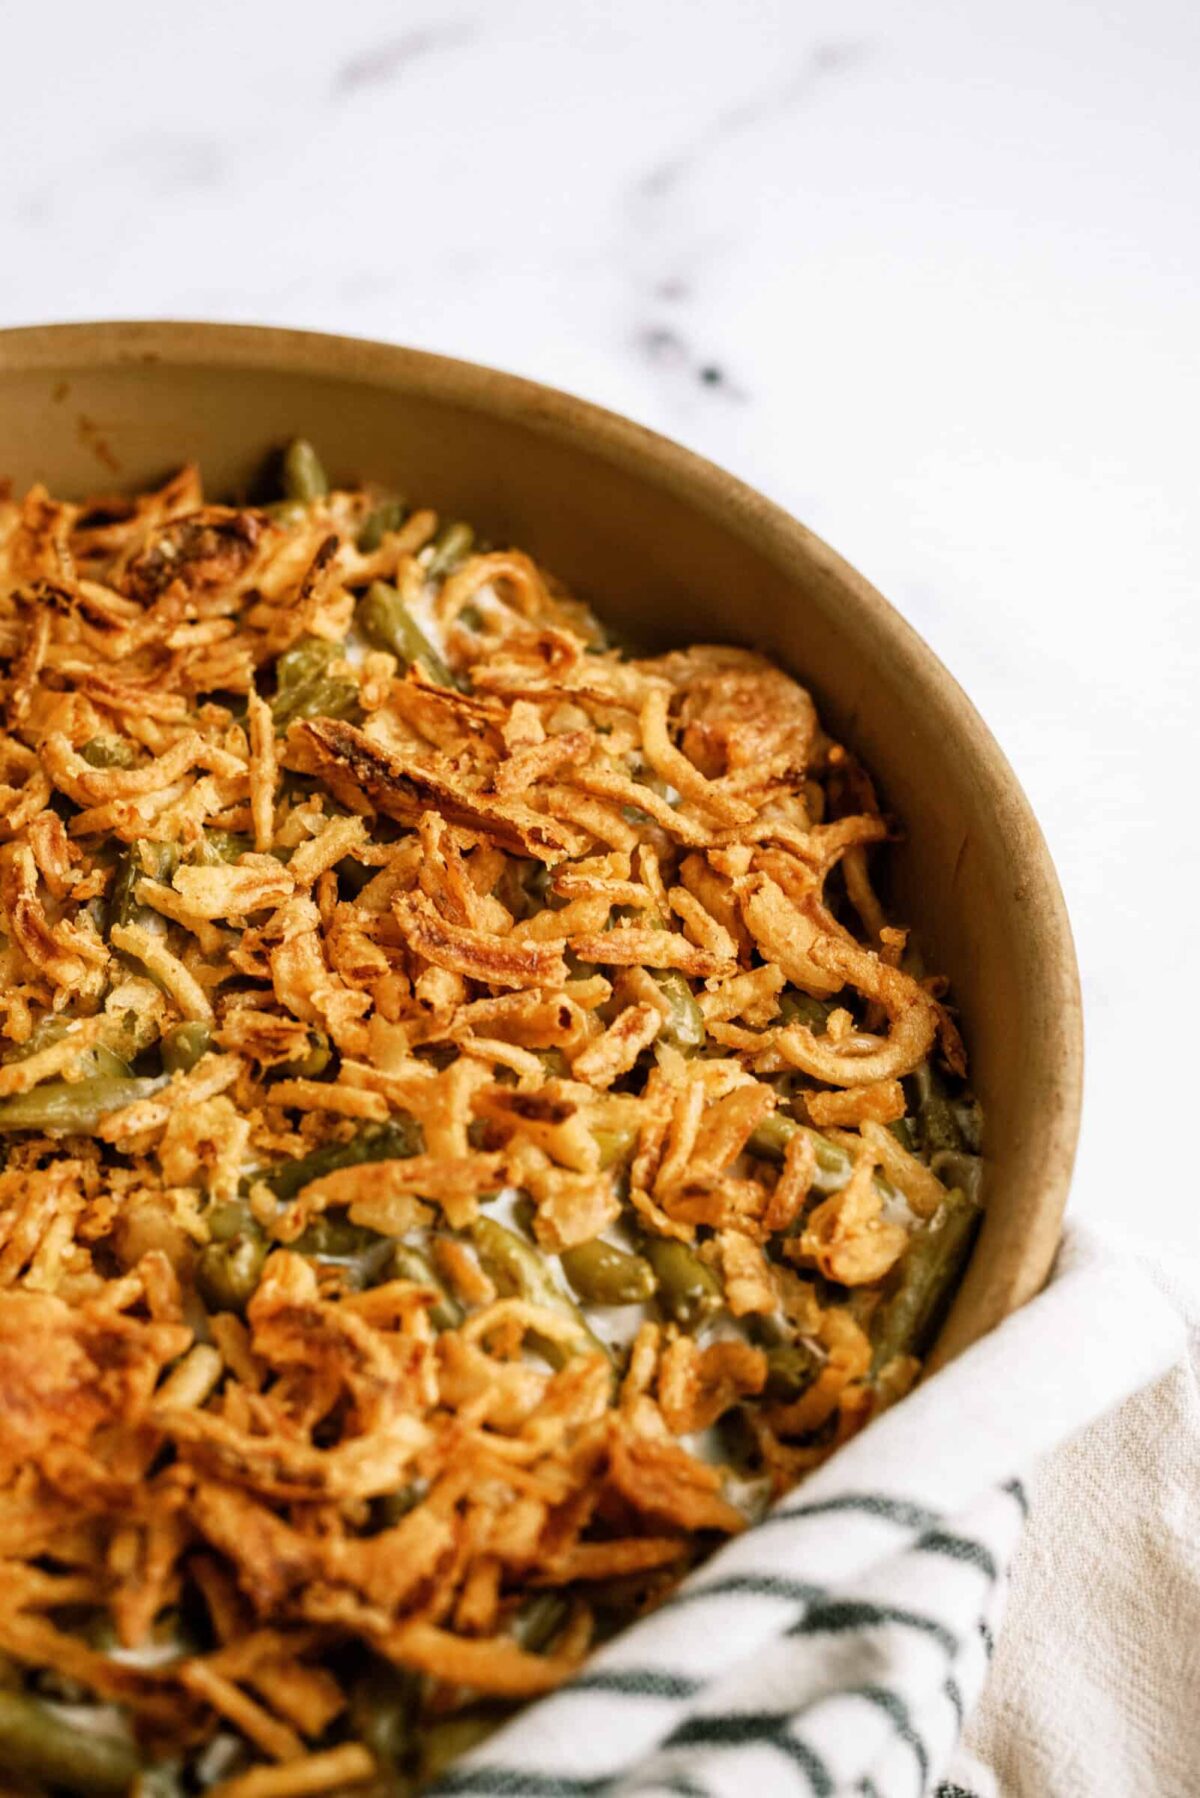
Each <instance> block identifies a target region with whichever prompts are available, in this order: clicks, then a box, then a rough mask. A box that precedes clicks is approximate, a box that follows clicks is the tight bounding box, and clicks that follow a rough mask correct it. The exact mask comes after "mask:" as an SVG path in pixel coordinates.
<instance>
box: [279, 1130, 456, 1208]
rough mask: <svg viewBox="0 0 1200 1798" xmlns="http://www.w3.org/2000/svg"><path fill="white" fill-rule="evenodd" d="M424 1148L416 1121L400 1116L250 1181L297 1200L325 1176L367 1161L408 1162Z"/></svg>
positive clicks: (328, 1145)
mask: <svg viewBox="0 0 1200 1798" xmlns="http://www.w3.org/2000/svg"><path fill="white" fill-rule="evenodd" d="M423 1147H424V1139H423V1137H422V1135H421V1127H420V1125H419V1124H418V1123H417V1121H416V1119H415V1118H411V1117H408V1116H407V1115H406V1114H404V1113H399V1114H397V1116H396V1117H393V1118H389V1119H388V1121H387V1123H386V1124H366V1125H364V1126H363V1128H362V1129H361V1130H359V1131H358V1132H357V1134H356V1135H354V1136H352V1137H351V1138H350V1140H349V1142H339V1143H326V1144H324V1145H323V1146H322V1147H321V1148H319V1149H314V1150H313V1151H312V1152H311V1154H308V1155H301V1156H300V1157H299V1158H298V1159H297V1160H295V1161H284V1162H281V1163H280V1165H279V1166H278V1167H273V1168H264V1169H263V1170H262V1171H261V1172H259V1173H255V1174H251V1175H250V1176H249V1181H250V1182H253V1181H257V1180H261V1181H262V1182H263V1183H264V1185H266V1186H269V1187H270V1189H271V1191H272V1192H273V1193H274V1194H275V1196H276V1198H279V1199H294V1198H295V1196H296V1194H297V1193H298V1192H300V1191H301V1190H302V1188H304V1187H305V1186H308V1185H309V1184H310V1183H311V1182H312V1181H313V1180H319V1179H321V1177H322V1176H323V1175H324V1174H333V1173H336V1172H337V1170H338V1169H339V1168H343V1167H357V1166H359V1164H360V1163H362V1162H364V1161H407V1160H408V1158H409V1156H410V1155H419V1154H420V1152H421V1150H422V1148H423Z"/></svg>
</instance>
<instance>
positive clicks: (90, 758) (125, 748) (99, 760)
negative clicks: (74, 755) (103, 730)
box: [79, 735, 137, 768]
mask: <svg viewBox="0 0 1200 1798" xmlns="http://www.w3.org/2000/svg"><path fill="white" fill-rule="evenodd" d="M79 753H80V755H81V756H82V757H83V759H84V761H85V762H87V763H88V765H89V766H90V767H92V768H132V767H133V764H134V762H135V761H136V760H137V756H136V754H135V753H134V748H133V745H132V743H127V742H126V741H125V739H124V737H112V736H104V735H102V736H98V737H89V738H88V741H87V742H86V743H85V744H84V746H83V748H82V749H81V750H80V751H79Z"/></svg>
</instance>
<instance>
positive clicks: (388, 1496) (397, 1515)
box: [371, 1479, 429, 1530]
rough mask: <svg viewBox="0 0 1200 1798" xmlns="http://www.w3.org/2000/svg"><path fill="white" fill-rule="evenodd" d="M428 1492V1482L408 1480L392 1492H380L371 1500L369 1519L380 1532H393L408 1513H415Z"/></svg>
mask: <svg viewBox="0 0 1200 1798" xmlns="http://www.w3.org/2000/svg"><path fill="white" fill-rule="evenodd" d="M428 1491H429V1481H428V1480H422V1479H415V1480H409V1481H408V1482H407V1484H405V1485H403V1486H397V1488H396V1490H395V1491H394V1492H381V1493H380V1495H379V1497H378V1498H373V1499H372V1500H371V1519H372V1521H373V1522H374V1523H375V1524H376V1526H377V1527H378V1528H379V1529H381V1530H394V1529H395V1527H396V1525H397V1524H398V1523H403V1521H404V1519H405V1518H406V1517H407V1516H408V1514H409V1512H410V1511H415V1510H416V1508H417V1506H418V1505H419V1504H420V1503H421V1500H422V1499H423V1498H424V1497H425V1495H426V1494H427V1492H428Z"/></svg>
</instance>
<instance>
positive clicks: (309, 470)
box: [280, 437, 329, 505]
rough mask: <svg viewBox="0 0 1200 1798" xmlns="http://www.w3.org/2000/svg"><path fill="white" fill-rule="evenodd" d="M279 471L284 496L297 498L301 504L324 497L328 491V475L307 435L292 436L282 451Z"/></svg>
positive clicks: (292, 498) (307, 503)
mask: <svg viewBox="0 0 1200 1798" xmlns="http://www.w3.org/2000/svg"><path fill="white" fill-rule="evenodd" d="M280 473H281V475H282V485H283V491H284V496H285V498H287V499H291V500H298V501H299V502H300V503H301V504H302V505H310V504H311V503H312V501H313V500H315V499H324V498H325V496H326V494H327V493H328V492H329V477H328V475H327V474H326V473H325V470H324V469H323V468H322V466H321V459H320V457H319V456H318V455H317V452H316V450H315V449H314V448H313V446H312V444H311V443H310V442H309V441H308V439H307V437H293V438H292V441H291V442H290V443H289V444H288V446H287V448H286V449H285V450H284V452H283V466H282V468H281V470H280Z"/></svg>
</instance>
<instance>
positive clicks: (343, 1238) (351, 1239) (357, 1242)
mask: <svg viewBox="0 0 1200 1798" xmlns="http://www.w3.org/2000/svg"><path fill="white" fill-rule="evenodd" d="M386 1240H387V1239H386V1237H382V1236H380V1234H379V1232H378V1230H368V1229H367V1228H366V1227H365V1226H364V1225H363V1224H352V1223H351V1222H350V1219H349V1218H348V1217H334V1216H333V1215H332V1213H330V1212H328V1211H320V1212H318V1213H317V1215H316V1217H314V1218H312V1219H310V1221H309V1223H308V1224H307V1225H306V1226H305V1228H304V1229H303V1230H302V1231H301V1233H300V1235H299V1236H298V1237H297V1238H296V1240H295V1242H294V1243H293V1244H292V1247H293V1248H294V1249H295V1250H296V1252H297V1254H299V1255H312V1256H313V1257H314V1258H315V1259H316V1260H318V1261H351V1260H353V1259H355V1257H357V1256H362V1255H366V1254H369V1253H370V1251H371V1250H372V1249H377V1248H379V1247H380V1245H381V1244H383V1243H385V1242H386Z"/></svg>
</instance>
